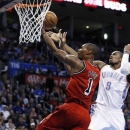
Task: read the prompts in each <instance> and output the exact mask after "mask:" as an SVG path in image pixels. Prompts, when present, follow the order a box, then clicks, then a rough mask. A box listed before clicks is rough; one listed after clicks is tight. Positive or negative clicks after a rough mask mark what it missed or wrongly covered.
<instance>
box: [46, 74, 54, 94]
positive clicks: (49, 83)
mask: <svg viewBox="0 0 130 130" xmlns="http://www.w3.org/2000/svg"><path fill="white" fill-rule="evenodd" d="M54 86H55V84H54V79H53V75H52V73H49V74H48V77H47V78H46V87H47V88H49V92H50V93H51V92H52V91H53V88H54Z"/></svg>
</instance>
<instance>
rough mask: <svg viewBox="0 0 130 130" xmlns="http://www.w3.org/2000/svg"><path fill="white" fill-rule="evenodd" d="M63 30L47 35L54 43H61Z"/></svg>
mask: <svg viewBox="0 0 130 130" xmlns="http://www.w3.org/2000/svg"><path fill="white" fill-rule="evenodd" d="M61 31H62V29H60V30H59V32H58V33H53V32H51V31H49V32H47V35H48V36H49V37H50V38H51V39H52V40H53V41H54V42H59V41H60V39H61V37H62V33H61Z"/></svg>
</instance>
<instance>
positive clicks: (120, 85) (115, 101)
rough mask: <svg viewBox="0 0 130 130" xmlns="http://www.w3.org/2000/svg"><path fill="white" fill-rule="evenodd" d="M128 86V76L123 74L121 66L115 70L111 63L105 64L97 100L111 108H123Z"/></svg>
mask: <svg viewBox="0 0 130 130" xmlns="http://www.w3.org/2000/svg"><path fill="white" fill-rule="evenodd" d="M128 88H129V85H128V84H127V82H126V76H125V75H123V74H121V72H120V68H119V69H117V70H113V69H112V68H111V67H110V65H105V66H104V67H103V68H102V69H101V73H100V81H99V88H98V96H97V100H96V102H97V104H98V103H99V104H101V105H103V106H106V107H109V108H114V109H121V108H122V106H123V105H124V100H125V98H126V95H127V91H128Z"/></svg>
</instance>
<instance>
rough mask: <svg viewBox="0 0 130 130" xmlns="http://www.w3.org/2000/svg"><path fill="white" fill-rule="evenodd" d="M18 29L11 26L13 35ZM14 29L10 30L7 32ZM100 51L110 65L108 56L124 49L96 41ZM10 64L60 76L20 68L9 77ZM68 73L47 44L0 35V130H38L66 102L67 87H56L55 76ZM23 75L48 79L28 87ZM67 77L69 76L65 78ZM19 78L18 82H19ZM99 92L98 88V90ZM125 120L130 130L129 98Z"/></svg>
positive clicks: (73, 43) (72, 42) (75, 44)
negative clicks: (55, 69)
mask: <svg viewBox="0 0 130 130" xmlns="http://www.w3.org/2000/svg"><path fill="white" fill-rule="evenodd" d="M14 27H16V26H12V29H13V31H14V32H17V28H14ZM12 29H10V28H8V29H7V30H8V32H11V31H12ZM86 42H93V43H95V44H97V45H98V46H99V48H100V54H99V55H98V56H97V59H99V60H102V61H104V62H106V63H108V59H109V55H110V53H111V52H112V51H115V50H121V51H123V48H122V47H118V46H115V47H113V44H111V42H110V41H96V42H97V43H96V42H95V41H94V40H89V41H86ZM67 44H68V45H69V46H71V47H72V48H74V49H75V50H77V49H78V48H79V47H80V46H81V45H82V44H83V40H81V42H80V39H79V40H71V39H70V38H68V39H67ZM10 60H14V61H19V62H24V63H30V64H40V65H53V66H56V68H57V73H55V74H54V73H53V71H52V70H47V71H44V69H42V68H39V69H38V70H34V68H33V67H32V68H30V69H29V70H27V69H26V68H20V69H19V73H18V75H16V76H15V77H11V76H10V71H9V69H10V68H9V62H10ZM62 71H65V68H64V65H63V64H62V63H61V62H60V61H59V60H58V59H57V58H56V57H54V56H53V55H52V54H51V52H50V51H49V50H48V49H47V47H46V44H45V42H44V41H43V40H42V41H41V42H35V43H29V44H26V43H22V44H19V42H18V38H16V37H12V38H10V37H8V36H6V35H5V34H2V33H1V34H0V73H1V75H0V130H35V127H36V125H37V124H38V123H39V122H40V121H41V120H42V119H43V118H44V117H46V116H47V115H48V114H49V113H51V112H52V111H53V110H54V108H55V107H56V106H58V105H60V104H62V103H64V100H65V85H64V84H63V85H62V86H58V85H57V84H55V83H54V76H61V72H62ZM21 73H31V74H40V75H46V76H47V78H46V81H45V83H41V82H40V81H39V82H37V83H31V84H25V82H24V81H21V80H20V78H22V77H20V74H21ZM63 76H68V75H67V73H66V75H63ZM18 77H19V78H18ZM97 90H98V87H97ZM97 90H96V92H95V94H94V97H93V102H94V101H95V99H96V95H97ZM123 111H124V116H125V119H126V128H127V130H130V94H129V92H128V96H127V98H126V100H125V105H124V107H123Z"/></svg>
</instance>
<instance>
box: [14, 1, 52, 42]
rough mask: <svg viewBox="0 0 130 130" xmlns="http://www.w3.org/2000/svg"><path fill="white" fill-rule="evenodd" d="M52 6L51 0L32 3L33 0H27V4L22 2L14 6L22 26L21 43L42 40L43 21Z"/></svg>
mask: <svg viewBox="0 0 130 130" xmlns="http://www.w3.org/2000/svg"><path fill="white" fill-rule="evenodd" d="M50 6H51V1H50V0H41V2H40V3H38V0H36V1H35V0H34V1H33V2H32V3H31V0H26V4H23V2H21V3H19V4H16V5H15V6H14V7H15V10H16V12H17V14H18V16H19V21H20V26H21V29H20V36H19V43H29V42H31V43H33V42H35V41H39V42H40V40H41V29H42V26H43V21H44V18H45V15H46V13H47V11H48V10H49V9H50Z"/></svg>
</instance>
